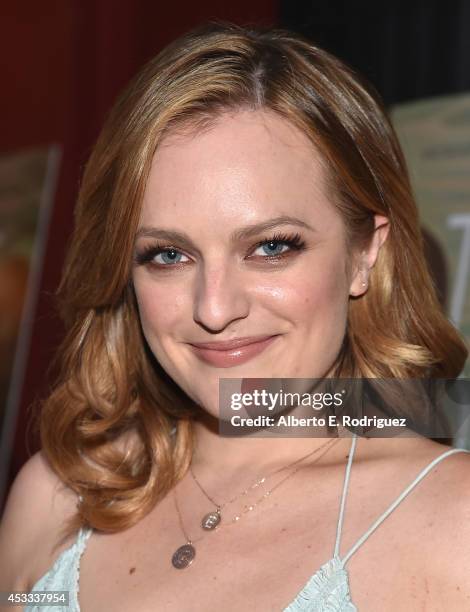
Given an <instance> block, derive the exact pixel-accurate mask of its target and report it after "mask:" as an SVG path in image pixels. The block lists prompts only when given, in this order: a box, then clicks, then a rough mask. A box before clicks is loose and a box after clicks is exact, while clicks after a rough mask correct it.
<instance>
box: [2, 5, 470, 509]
mask: <svg viewBox="0 0 470 612" xmlns="http://www.w3.org/2000/svg"><path fill="white" fill-rule="evenodd" d="M0 16H1V19H0V62H1V64H2V65H1V73H2V79H3V95H2V96H1V102H0V104H1V106H2V112H1V117H2V128H1V130H0V506H1V505H2V499H4V497H5V493H6V491H7V490H8V487H9V485H10V483H11V481H12V479H13V478H14V476H15V475H16V473H17V472H18V470H19V468H20V467H21V466H22V465H23V463H24V462H25V461H26V460H27V458H28V457H29V456H30V455H31V454H33V453H34V452H35V451H36V450H38V448H39V441H38V436H37V432H36V431H35V429H34V427H33V426H32V417H33V416H34V414H35V413H36V412H37V409H38V403H39V401H40V400H41V399H42V398H44V397H45V396H46V395H47V393H48V390H49V389H50V387H51V385H52V384H53V381H54V372H53V370H52V369H51V367H50V364H51V359H52V356H53V354H54V352H55V350H56V348H57V346H58V344H59V342H60V340H61V338H62V334H63V329H62V326H61V323H60V320H59V319H58V317H57V313H56V309H55V303H54V291H55V289H56V287H57V285H58V282H59V278H60V272H61V267H62V263H63V259H64V254H65V250H66V247H67V243H68V240H69V237H70V234H71V230H72V221H73V207H74V203H75V199H76V195H77V191H78V186H79V181H80V176H81V173H82V170H83V166H84V163H85V161H86V159H87V157H88V155H89V153H90V151H91V148H92V145H93V143H94V141H95V139H96V137H97V135H98V132H99V129H100V126H101V125H102V124H103V121H104V118H105V116H106V114H107V112H108V110H109V109H110V107H111V106H112V104H113V102H114V100H115V98H116V96H117V94H118V93H119V92H120V90H121V89H122V88H123V87H124V86H125V85H126V83H127V82H128V81H129V80H130V78H131V77H132V76H133V75H134V74H135V73H136V72H137V71H138V70H139V69H140V68H141V67H142V65H143V64H144V63H145V62H146V61H147V60H149V59H150V58H151V57H153V56H154V55H155V54H156V53H158V51H160V50H161V49H162V48H163V47H164V46H165V45H166V44H167V43H169V42H170V41H171V40H173V39H174V38H176V37H177V36H179V35H181V34H183V33H184V32H186V31H188V30H189V29H191V28H193V27H195V26H197V25H200V24H202V23H204V22H206V21H208V20H210V19H221V20H227V21H231V22H233V23H237V24H241V25H249V24H253V25H261V26H279V27H284V28H288V29H291V30H294V31H297V32H300V33H302V34H304V35H305V36H307V37H308V38H310V39H311V40H312V41H313V42H315V43H317V44H318V45H319V46H322V47H324V48H326V49H328V50H330V51H332V52H333V53H334V54H336V55H337V56H339V57H340V58H342V59H343V60H345V61H346V62H347V63H348V64H350V65H351V66H352V67H353V68H354V69H356V70H357V71H359V72H361V73H362V74H363V75H365V76H366V78H367V79H368V80H369V81H370V82H371V83H372V84H373V85H374V86H375V87H376V89H377V90H378V91H379V93H380V94H381V95H382V97H383V99H384V101H385V103H386V105H387V106H388V108H389V110H390V113H391V116H392V118H393V121H394V124H395V127H396V129H397V131H398V134H399V137H400V139H401V142H402V145H403V147H404V150H405V154H406V157H407V160H408V163H409V166H410V171H411V176H412V181H413V186H414V190H415V193H416V197H417V201H418V205H419V207H420V212H421V216H422V223H423V233H424V236H425V239H426V249H427V255H428V261H429V266H430V270H431V273H432V275H433V277H434V279H435V284H436V287H437V289H438V292H439V296H440V299H441V302H442V304H443V305H444V307H445V309H446V312H447V313H448V316H449V318H450V319H451V320H452V321H453V323H454V324H455V325H456V327H458V328H459V329H460V330H461V331H462V332H463V333H464V334H465V335H466V337H467V339H468V340H470V286H469V274H470V270H469V266H470V3H469V2H467V1H465V0H460V1H459V0H448V1H447V2H438V1H436V0H428V1H426V2H425V1H422V2H420V1H415V2H408V3H405V2H401V1H395V2H394V1H390V2H384V3H377V2H375V1H368V0H363V1H361V2H354V3H352V2H346V1H340V0H328V1H327V2H326V1H319V0H318V1H315V0H311V1H310V2H307V1H305V2H302V1H300V0H238V1H237V2H236V3H228V2H226V3H224V2H216V1H215V0H199V1H198V2H193V3H189V2H188V3H185V4H183V5H181V4H180V5H178V4H173V3H171V2H170V3H163V2H157V1H155V0H153V1H152V0H94V1H93V0H42V1H41V2H34V1H33V0H23V1H22V2H8V1H7V2H3V3H2V7H1V9H0ZM469 373H470V369H469V366H468V363H467V366H466V369H465V371H464V373H463V375H464V376H465V377H469ZM459 435H460V440H458V441H457V442H459V443H460V444H464V445H465V444H467V443H468V440H469V435H470V432H467V431H466V430H465V428H464V429H462V430H461V431H460V432H459Z"/></svg>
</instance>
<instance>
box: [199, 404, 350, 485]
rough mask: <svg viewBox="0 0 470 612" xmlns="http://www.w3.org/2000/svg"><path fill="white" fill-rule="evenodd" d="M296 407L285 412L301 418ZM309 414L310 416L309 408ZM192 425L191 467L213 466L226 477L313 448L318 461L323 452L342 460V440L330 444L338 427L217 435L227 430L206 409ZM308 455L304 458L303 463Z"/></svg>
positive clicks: (290, 459) (286, 461) (331, 458)
mask: <svg viewBox="0 0 470 612" xmlns="http://www.w3.org/2000/svg"><path fill="white" fill-rule="evenodd" d="M298 408H299V410H297V409H296V410H294V411H291V412H289V415H292V416H295V417H296V418H304V417H305V416H306V414H305V410H304V412H303V413H301V411H300V408H302V407H298ZM286 416H287V415H286ZM309 416H312V414H311V410H310V412H309ZM193 425H194V433H195V440H196V444H195V450H194V454H193V459H192V465H193V467H194V468H195V469H197V470H205V469H209V468H212V469H214V468H215V469H216V470H217V471H218V472H219V473H220V472H222V473H224V474H226V475H227V477H230V475H232V474H237V473H245V474H246V473H249V474H255V475H256V474H260V473H264V472H266V471H270V470H271V469H276V468H280V467H283V466H285V465H288V464H289V463H292V462H294V461H296V460H297V459H300V458H301V457H303V456H305V455H307V454H308V453H313V451H317V452H314V453H313V455H312V457H311V459H312V461H313V460H315V462H319V463H321V462H322V461H323V454H324V453H325V455H326V457H325V459H326V460H328V461H337V460H341V461H343V460H344V448H345V444H344V443H343V442H342V441H340V442H338V443H337V444H333V440H334V439H336V438H338V430H337V429H336V428H334V429H333V428H328V427H327V425H321V424H320V425H317V426H315V427H310V428H307V427H297V428H295V427H290V426H284V427H277V426H274V427H245V428H241V427H240V428H237V430H236V431H235V428H231V429H230V431H231V435H230V436H227V435H221V432H222V433H224V432H226V431H227V429H224V428H223V426H222V424H221V421H220V420H219V419H217V418H216V417H214V416H212V415H211V414H209V413H207V412H206V411H201V413H200V415H199V417H198V419H197V420H195V421H194V423H193ZM332 444H333V447H332V448H331V449H330V446H331V445H332ZM347 444H348V443H347ZM322 447H324V450H322ZM339 449H341V450H340V451H339ZM338 451H339V452H338ZM309 459H310V458H306V464H308V460H309Z"/></svg>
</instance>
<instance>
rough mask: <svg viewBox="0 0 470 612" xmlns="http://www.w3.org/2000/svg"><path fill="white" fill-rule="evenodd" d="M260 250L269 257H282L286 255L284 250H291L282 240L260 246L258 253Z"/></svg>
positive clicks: (271, 241)
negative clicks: (283, 254)
mask: <svg viewBox="0 0 470 612" xmlns="http://www.w3.org/2000/svg"><path fill="white" fill-rule="evenodd" d="M258 249H263V250H264V253H265V254H266V255H268V257H269V256H272V255H281V254H282V253H284V249H287V250H289V245H288V244H286V243H285V242H284V241H282V240H270V241H269V242H265V243H264V244H262V245H260V246H259V247H258V248H257V249H256V251H257V250H258ZM256 251H255V253H256Z"/></svg>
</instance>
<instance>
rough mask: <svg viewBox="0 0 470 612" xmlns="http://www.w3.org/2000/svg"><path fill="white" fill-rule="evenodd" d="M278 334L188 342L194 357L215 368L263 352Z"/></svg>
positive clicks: (248, 358)
mask: <svg viewBox="0 0 470 612" xmlns="http://www.w3.org/2000/svg"><path fill="white" fill-rule="evenodd" d="M277 337H278V336H277V335H275V336H251V337H249V338H237V339H236V340H227V341H224V342H198V343H194V344H190V346H191V348H192V349H193V352H194V354H195V355H196V357H198V358H199V359H201V360H202V361H204V362H205V363H208V364H210V365H213V366H215V367H217V368H230V367H232V366H236V365H241V364H242V363H245V362H246V361H249V360H250V359H252V358H253V357H255V356H256V355H259V354H260V353H261V352H263V351H264V350H265V349H266V348H267V347H268V346H270V344H271V343H272V342H273V341H274V340H275V339H276V338H277Z"/></svg>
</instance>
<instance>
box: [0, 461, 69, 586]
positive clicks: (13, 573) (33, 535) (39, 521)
mask: <svg viewBox="0 0 470 612" xmlns="http://www.w3.org/2000/svg"><path fill="white" fill-rule="evenodd" d="M76 504H77V496H76V494H75V493H74V492H73V491H72V490H71V489H69V488H68V487H66V486H64V484H63V483H62V482H61V480H60V479H59V478H58V476H57V475H56V474H55V472H54V471H53V470H52V468H51V466H50V465H49V463H48V461H47V459H46V458H45V456H44V454H43V452H42V451H39V452H37V453H36V454H34V455H33V456H32V457H31V458H30V459H29V460H28V461H27V462H26V463H25V465H24V466H23V467H22V468H21V470H20V471H19V473H18V475H17V477H16V478H15V480H14V482H13V485H12V487H11V489H10V492H9V495H8V498H7V503H6V506H5V510H4V513H3V517H2V522H1V523H0V581H1V585H0V590H11V589H16V590H23V589H27V588H29V587H30V586H32V584H29V583H30V581H31V580H32V578H33V577H34V581H33V584H34V582H35V581H36V579H37V578H39V577H40V576H41V575H42V573H44V572H45V571H46V570H47V569H48V567H49V566H50V565H51V563H52V561H53V560H54V558H55V557H56V556H57V554H58V552H59V553H60V550H61V549H64V548H66V547H67V546H68V545H70V542H63V543H62V544H60V545H59V548H57V543H58V542H59V538H60V530H61V529H62V527H63V525H64V521H65V520H66V519H67V518H68V517H69V516H71V515H72V514H73V513H74V511H75V508H76Z"/></svg>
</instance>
